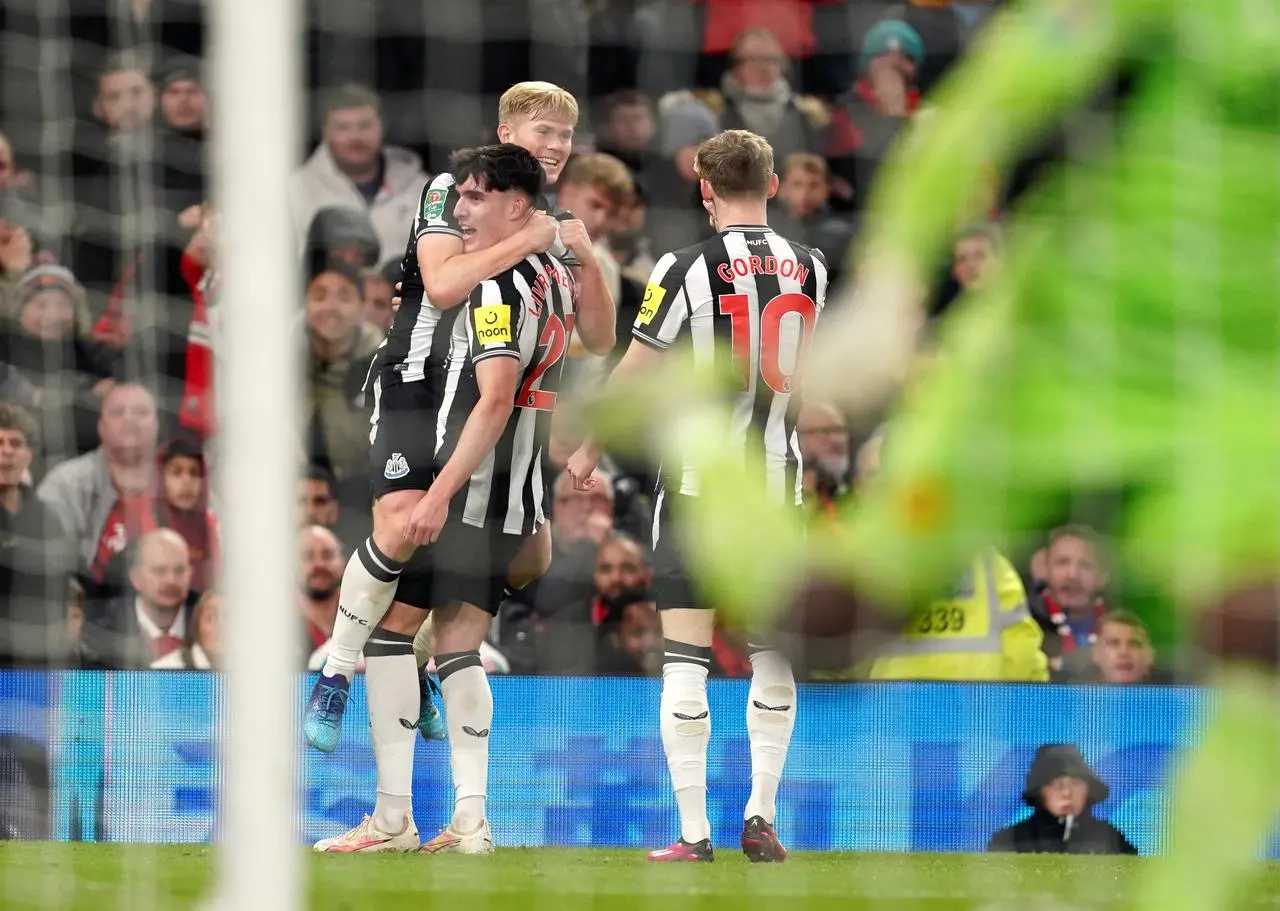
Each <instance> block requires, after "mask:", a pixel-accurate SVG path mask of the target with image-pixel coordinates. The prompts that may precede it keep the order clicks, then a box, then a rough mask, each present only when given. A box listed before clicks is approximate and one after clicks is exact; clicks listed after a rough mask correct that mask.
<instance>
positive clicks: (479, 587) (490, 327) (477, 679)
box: [307, 144, 576, 854]
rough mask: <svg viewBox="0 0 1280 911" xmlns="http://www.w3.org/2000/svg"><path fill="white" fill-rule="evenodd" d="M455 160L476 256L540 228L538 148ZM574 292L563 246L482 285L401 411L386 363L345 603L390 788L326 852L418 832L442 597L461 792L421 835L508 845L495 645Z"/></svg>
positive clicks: (533, 505)
mask: <svg viewBox="0 0 1280 911" xmlns="http://www.w3.org/2000/svg"><path fill="white" fill-rule="evenodd" d="M451 172H452V174H453V177H454V180H455V181H456V188H457V189H456V192H457V194H458V199H457V202H456V205H455V208H454V217H455V219H456V222H457V224H458V228H459V231H460V232H461V234H462V235H463V243H464V250H465V251H466V252H467V253H471V252H473V251H482V250H487V249H492V248H493V247H494V246H497V245H499V244H501V243H503V242H504V241H506V240H509V239H510V238H511V237H512V236H514V235H516V234H518V233H519V232H520V231H522V230H524V229H525V225H526V224H527V222H528V220H529V219H530V217H532V214H533V212H534V207H535V205H536V200H537V198H538V196H539V194H540V193H541V191H542V188H543V185H544V179H545V178H544V175H543V172H542V169H541V167H540V166H539V164H538V161H537V160H536V159H535V158H534V157H533V156H532V155H531V154H530V153H529V152H528V151H526V150H525V149H523V148H521V147H519V146H516V145H509V144H507V145H495V146H485V147H483V148H479V149H465V150H462V151H460V152H457V153H456V154H455V155H454V156H453V159H452V161H451ZM575 296H576V286H575V283H574V279H573V274H572V272H571V271H570V270H569V268H568V267H566V266H565V265H564V263H563V262H562V261H560V260H557V259H556V258H555V257H553V256H551V255H549V254H546V253H542V254H533V255H530V256H528V257H525V258H524V259H522V260H521V261H520V262H518V263H517V264H516V265H515V266H514V267H513V268H511V269H508V270H506V271H504V272H502V273H501V274H499V275H498V276H496V277H495V278H493V279H489V280H487V281H484V282H481V283H480V285H479V286H478V287H476V288H475V289H474V290H473V291H472V292H471V294H469V295H468V296H467V299H466V301H465V303H464V304H463V305H462V306H461V307H457V308H454V309H452V310H449V311H444V312H438V313H437V316H436V317H435V320H436V321H435V324H434V326H433V328H432V331H431V333H430V337H429V339H428V341H427V343H425V344H424V346H423V348H422V353H421V355H420V357H421V358H422V359H423V360H422V361H419V360H418V359H417V358H414V359H413V361H412V363H411V367H412V369H415V370H418V371H421V372H423V373H424V374H425V375H426V376H427V377H429V378H430V379H429V381H428V382H427V383H425V384H423V383H418V384H416V385H415V386H413V390H414V391H412V392H410V393H407V394H406V395H407V396H408V398H407V399H405V400H404V401H401V402H400V403H399V405H398V406H397V407H396V408H395V409H390V408H387V407H386V405H387V403H388V401H389V395H390V393H391V392H392V390H394V389H396V388H400V389H403V387H405V386H409V385H410V384H408V383H404V382H400V383H394V382H393V383H392V384H391V385H390V386H385V387H384V381H385V380H386V379H387V378H388V377H395V376H396V375H397V374H402V373H404V372H405V371H404V370H397V369H396V365H395V364H384V365H383V366H382V367H381V370H380V373H379V375H378V377H377V378H376V379H375V381H374V402H375V405H374V417H373V440H372V442H373V463H374V467H375V471H374V495H375V497H376V498H377V499H376V501H375V506H374V520H375V528H374V535H373V538H371V539H370V540H368V541H366V542H365V543H364V545H362V546H361V548H360V550H359V552H358V558H357V560H353V561H352V565H351V566H349V567H348V570H347V574H346V576H344V578H343V586H344V588H343V592H342V601H341V603H342V605H343V608H342V609H343V610H349V609H350V608H349V607H348V605H354V606H355V607H356V608H357V609H360V610H362V611H367V613H366V614H365V616H369V617H373V618H374V619H373V620H372V621H371V622H370V626H371V627H372V629H371V631H370V635H369V636H368V642H367V645H365V647H364V654H365V659H366V683H367V689H368V699H369V718H370V727H371V729H372V736H373V744H374V756H375V759H376V762H377V768H378V796H377V804H376V806H375V809H374V812H373V815H372V816H371V817H366V818H365V819H364V821H363V822H361V824H360V825H358V826H356V827H355V828H354V829H352V830H351V831H349V832H346V833H344V834H343V835H340V836H338V837H336V838H332V839H326V840H324V841H321V842H319V843H317V845H316V850H317V851H338V852H379V851H412V850H416V849H417V848H418V847H419V838H418V831H417V828H416V827H415V825H414V822H413V813H412V804H411V792H412V780H413V752H414V740H415V734H414V729H415V728H416V727H417V726H418V723H419V722H418V718H419V711H420V708H419V690H418V685H417V678H418V674H417V667H416V663H415V660H414V653H413V642H414V635H415V633H416V632H417V631H418V630H419V628H420V627H421V626H422V625H423V621H424V619H425V617H426V616H427V612H428V611H432V616H433V622H434V636H435V642H436V647H437V654H436V668H437V671H438V672H439V675H440V687H441V690H442V693H443V696H444V703H445V707H446V711H447V718H448V727H449V730H448V735H449V738H448V739H449V743H450V751H451V765H452V770H453V780H454V789H455V796H456V805H455V809H454V813H453V818H452V820H451V821H450V823H449V824H448V825H447V826H446V827H445V828H444V829H443V830H442V831H441V832H440V834H439V835H437V836H436V837H435V838H434V839H432V840H431V841H430V842H428V843H427V844H426V845H423V846H422V850H423V851H424V852H426V853H461V854H487V853H489V852H491V851H492V850H493V842H492V839H491V838H490V835H489V824H488V821H487V819H486V815H485V797H486V791H487V781H488V761H489V733H490V728H491V726H492V723H493V697H492V694H491V692H490V689H489V681H488V677H487V676H486V675H485V671H484V667H483V665H482V663H481V660H480V654H479V651H478V650H479V648H480V645H481V643H482V642H483V641H484V637H485V634H486V633H487V632H488V630H489V627H490V624H491V621H492V618H493V615H494V614H495V613H496V611H497V607H498V604H499V602H500V600H501V597H502V593H503V588H504V585H505V584H506V581H507V578H508V573H509V572H510V568H511V566H512V564H513V561H514V560H515V559H516V557H517V555H518V554H519V553H520V552H521V550H522V548H524V547H525V546H526V545H527V543H528V542H529V541H530V540H532V539H534V538H535V537H536V535H537V534H538V533H539V531H540V529H541V528H542V527H543V525H544V524H545V521H546V491H545V490H544V486H543V483H542V471H541V461H542V452H543V449H544V448H545V447H546V445H547V440H548V437H549V435H550V426H551V412H552V410H553V409H554V407H555V404H556V398H557V393H558V390H559V383H560V374H561V367H562V357H563V354H564V351H565V348H566V343H567V339H568V335H569V333H570V332H571V331H572V329H573V324H574V310H575V307H574V298H575ZM401 312H402V313H403V310H402V311H401ZM415 403H421V406H422V407H421V408H418V409H415V408H414V405H415ZM424 491H425V492H424ZM382 541H386V542H387V543H386V544H385V545H384V544H383V543H381V542H382ZM353 567H354V570H353ZM393 598H394V603H392V599H393ZM388 604H390V605H391V607H390V610H389V611H387V605H388ZM384 613H385V614H386V615H385V617H384V616H383V615H384ZM379 620H381V622H380V623H379ZM344 683H345V678H341V677H338V678H329V677H325V676H322V677H321V680H320V683H318V684H317V686H316V691H315V694H314V695H313V699H312V703H311V705H309V706H308V715H307V726H308V732H307V735H308V738H309V739H311V738H313V737H314V736H315V735H316V734H317V733H319V734H323V733H325V731H326V730H327V728H326V727H325V725H324V724H323V723H322V722H323V721H324V713H323V709H324V707H325V703H327V702H329V701H331V700H332V699H333V698H335V697H334V696H333V695H332V694H333V693H334V692H341V693H344V694H345V692H346V691H345V688H344V686H343V684H344ZM326 687H328V689H326ZM336 698H339V699H343V698H344V697H342V696H340V697H336ZM313 727H314V730H313V729H312V728H313Z"/></svg>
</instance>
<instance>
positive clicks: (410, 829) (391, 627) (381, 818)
mask: <svg viewBox="0 0 1280 911" xmlns="http://www.w3.org/2000/svg"><path fill="white" fill-rule="evenodd" d="M424 576H425V577H426V581H425V582H421V581H419V580H421V579H422V577H424ZM401 580H402V584H401V588H402V589H403V590H406V591H408V592H409V594H408V595H407V597H409V598H413V597H414V593H415V592H423V591H429V587H430V581H429V572H422V571H417V572H415V567H412V566H410V567H409V568H408V569H407V570H406V572H405V573H404V575H403V576H402V577H401ZM425 616H426V611H424V610H423V609H421V608H419V607H416V606H414V605H413V604H410V603H406V602H405V601H401V600H397V601H396V602H395V603H394V604H392V606H391V608H390V610H388V611H387V613H386V615H385V616H384V617H383V618H382V622H381V623H380V624H379V625H378V626H377V627H375V628H374V630H373V632H372V634H371V635H370V636H369V640H368V642H367V643H366V644H365V646H364V656H365V693H366V699H367V700H368V703H369V731H370V736H371V737H372V740H373V756H374V764H375V767H376V769H377V788H378V790H377V795H378V796H377V802H376V803H375V805H374V809H373V813H371V814H370V815H369V816H366V817H365V818H364V820H363V821H362V822H361V823H360V824H359V825H358V826H356V827H355V828H353V829H351V830H350V831H349V832H345V833H343V834H342V835H339V836H337V837H335V838H327V839H324V840H323V841H319V842H317V843H316V845H315V850H316V851H318V852H321V853H386V852H398V853H406V852H412V851H417V850H418V848H419V847H420V846H421V839H420V838H419V835H418V827H417V825H416V824H415V823H414V821H413V750H414V744H415V742H416V740H417V737H416V735H415V734H414V730H415V729H416V728H417V726H418V712H419V703H418V685H417V680H418V674H417V667H416V665H415V664H414V659H413V637H414V634H415V633H416V632H417V630H418V627H419V626H421V625H422V621H423V618H424V617H425Z"/></svg>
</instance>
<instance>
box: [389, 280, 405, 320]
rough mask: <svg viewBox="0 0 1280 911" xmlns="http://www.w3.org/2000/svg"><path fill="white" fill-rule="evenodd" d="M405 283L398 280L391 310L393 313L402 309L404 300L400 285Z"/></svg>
mask: <svg viewBox="0 0 1280 911" xmlns="http://www.w3.org/2000/svg"><path fill="white" fill-rule="evenodd" d="M403 284H404V282H396V295H395V297H393V298H391V312H392V313H396V312H398V311H399V310H400V304H401V303H402V301H401V299H400V286H401V285H403Z"/></svg>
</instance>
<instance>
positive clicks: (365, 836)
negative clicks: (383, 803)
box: [315, 814, 422, 854]
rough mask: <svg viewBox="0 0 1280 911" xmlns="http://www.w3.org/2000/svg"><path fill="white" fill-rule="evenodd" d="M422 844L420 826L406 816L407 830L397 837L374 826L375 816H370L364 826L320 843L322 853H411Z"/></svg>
mask: <svg viewBox="0 0 1280 911" xmlns="http://www.w3.org/2000/svg"><path fill="white" fill-rule="evenodd" d="M421 844H422V839H421V838H419V837H418V827H417V826H416V825H414V824H413V816H412V814H406V817H405V826H404V830H403V831H402V832H400V833H399V834H397V835H391V834H389V833H387V832H383V831H382V830H381V829H379V828H378V827H377V825H376V824H374V821H373V817H372V816H366V817H365V818H364V819H363V820H361V822H360V825H358V826H356V827H355V828H354V829H351V830H350V831H348V832H343V833H342V834H341V835H336V836H334V837H333V838H322V839H321V840H320V841H318V842H316V844H315V850H316V853H318V854H383V853H388V854H410V853H412V852H414V851H417V850H418V848H419V847H420V846H421Z"/></svg>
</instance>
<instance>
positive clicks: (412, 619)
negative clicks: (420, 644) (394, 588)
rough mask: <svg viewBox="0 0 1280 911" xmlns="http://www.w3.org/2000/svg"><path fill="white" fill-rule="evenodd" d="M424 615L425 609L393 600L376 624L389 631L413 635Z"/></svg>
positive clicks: (420, 624)
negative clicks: (380, 620)
mask: <svg viewBox="0 0 1280 911" xmlns="http://www.w3.org/2000/svg"><path fill="white" fill-rule="evenodd" d="M426 615H427V614H426V611H423V610H420V609H419V608H416V607H411V606H410V605H408V604H405V603H404V602H403V601H395V602H393V603H392V605H391V609H390V610H388V611H387V614H386V616H385V617H383V618H382V622H381V623H380V624H378V625H379V626H381V627H382V628H383V629H385V630H388V631H389V632H393V633H400V634H401V635H404V636H413V635H415V634H416V633H417V632H418V628H419V627H421V626H422V621H423V620H424V619H425V618H426Z"/></svg>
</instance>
